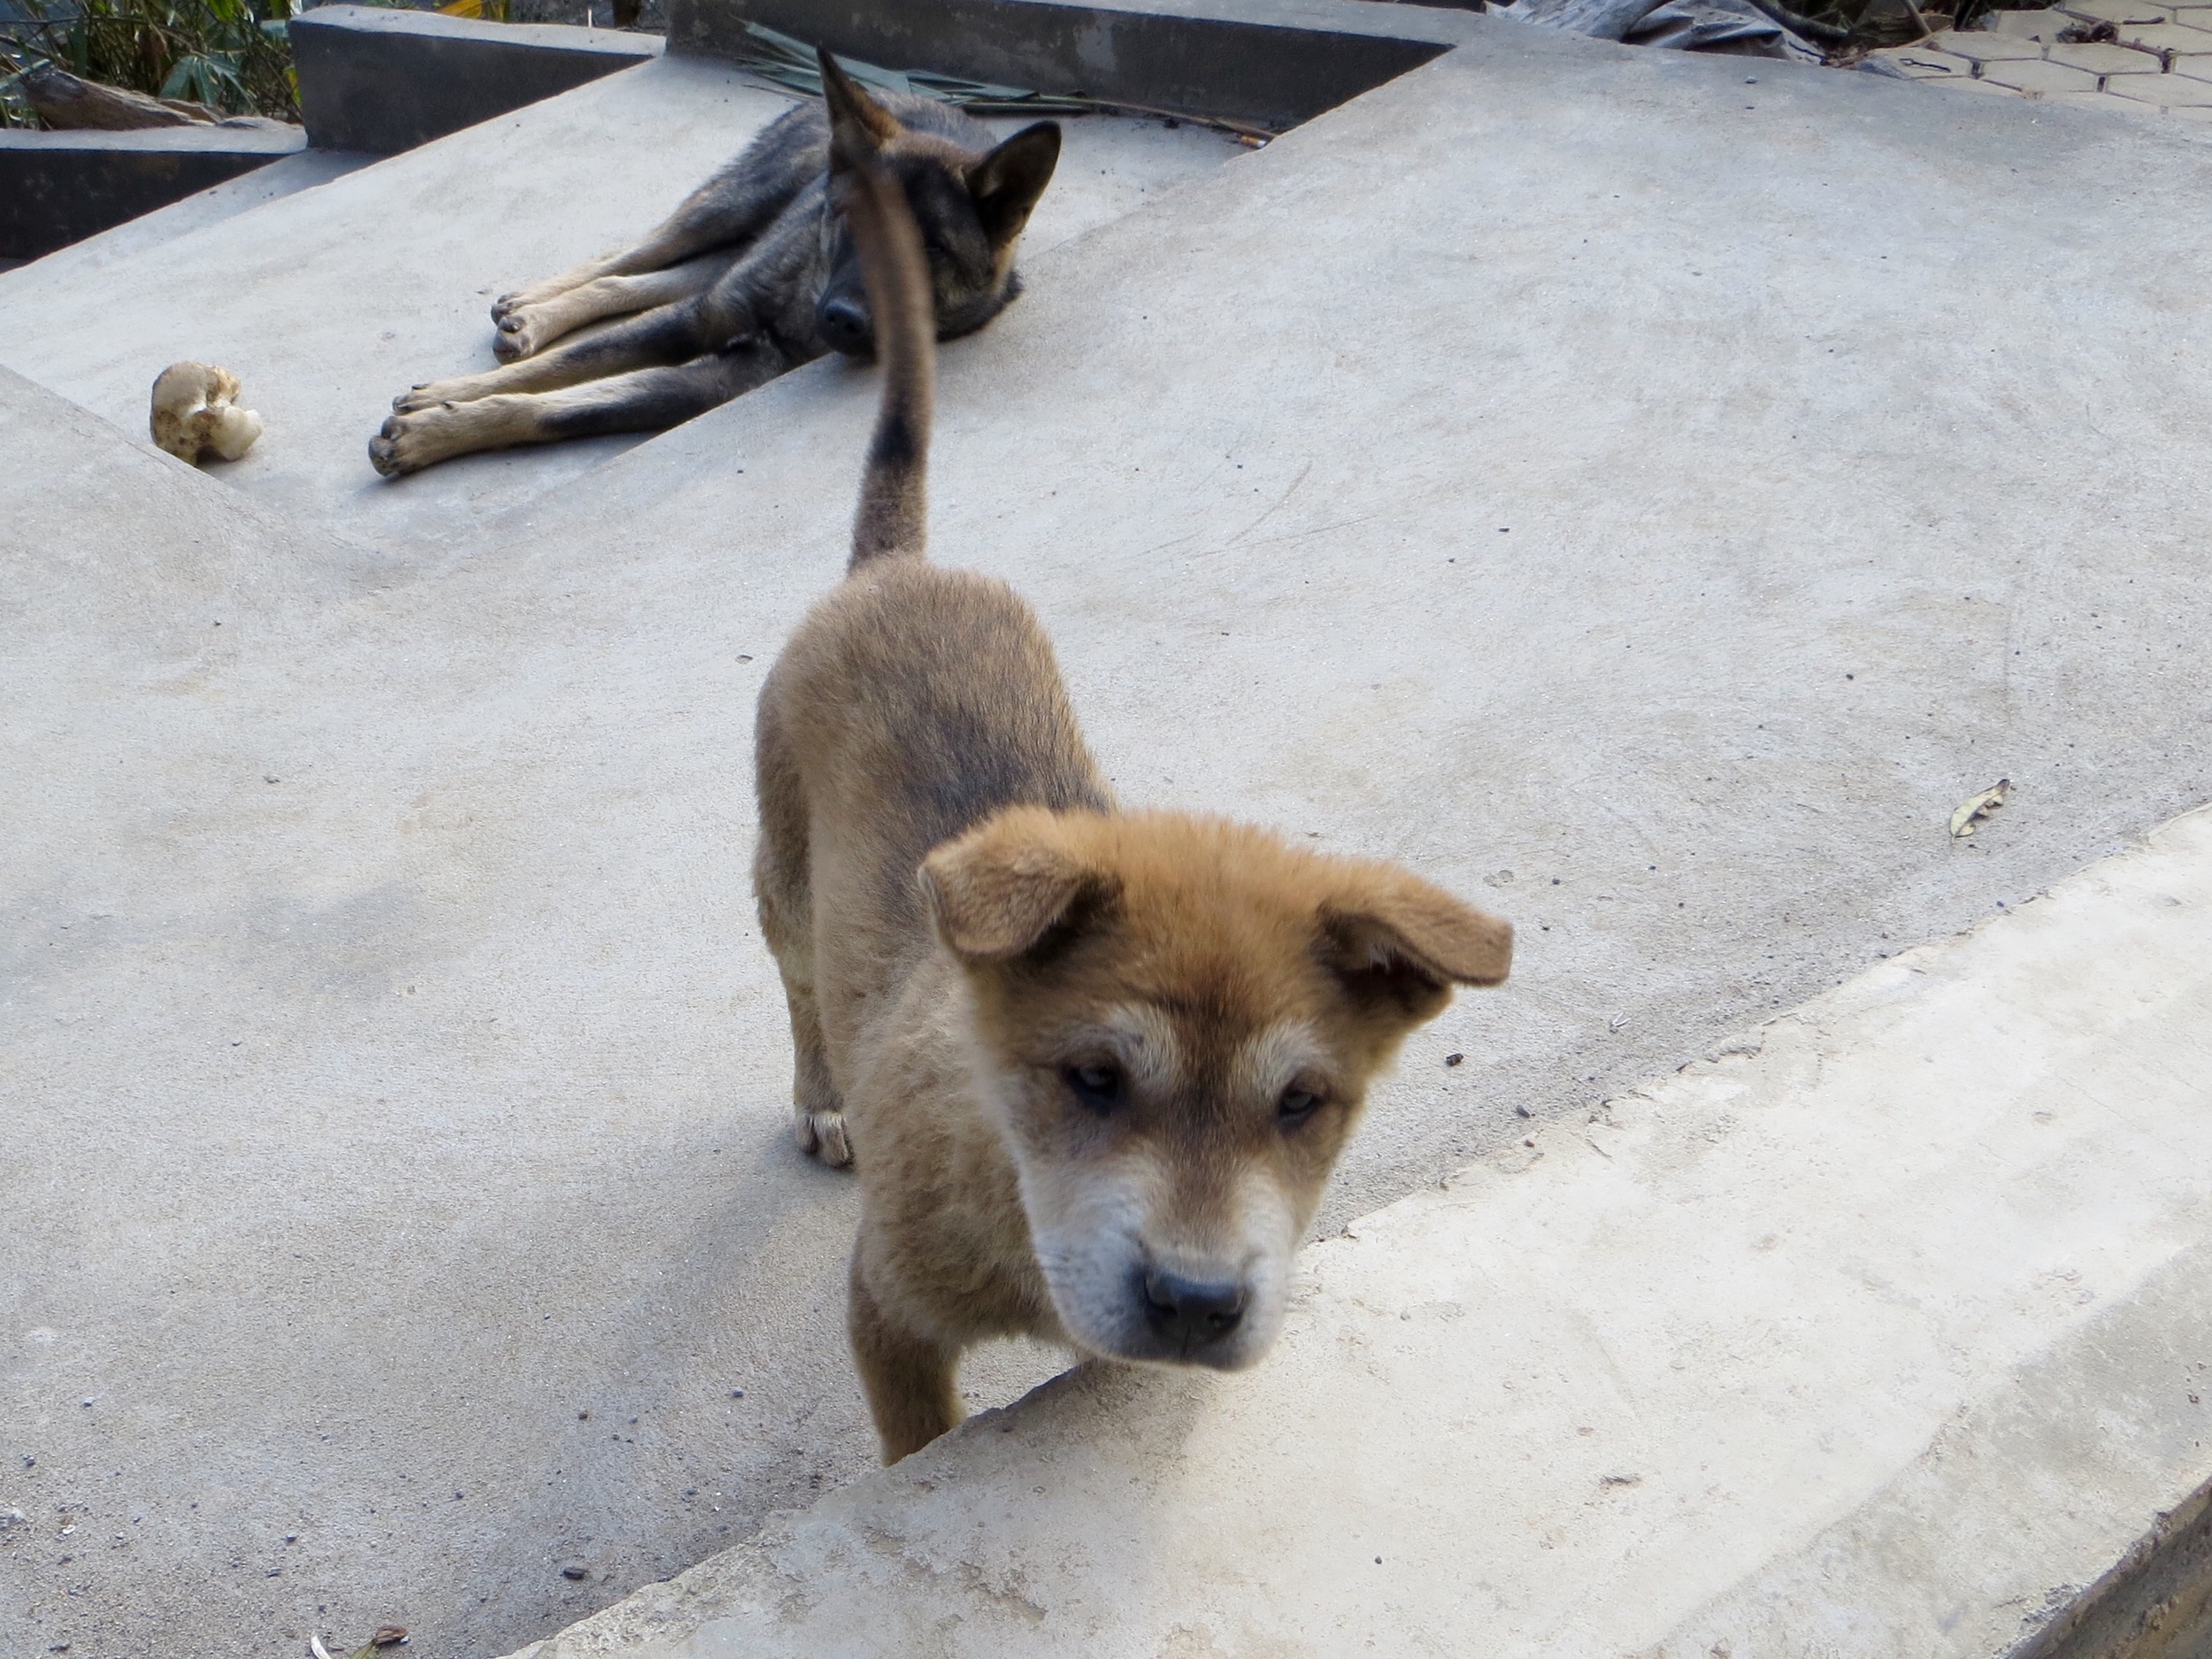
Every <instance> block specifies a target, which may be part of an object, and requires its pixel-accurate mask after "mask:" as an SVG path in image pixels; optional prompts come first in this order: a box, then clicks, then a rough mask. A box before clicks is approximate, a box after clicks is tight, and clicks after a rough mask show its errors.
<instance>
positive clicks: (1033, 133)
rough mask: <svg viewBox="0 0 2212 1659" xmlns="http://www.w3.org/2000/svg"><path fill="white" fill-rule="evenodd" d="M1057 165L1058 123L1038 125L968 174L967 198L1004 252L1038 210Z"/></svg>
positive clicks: (980, 162) (1058, 153)
mask: <svg viewBox="0 0 2212 1659" xmlns="http://www.w3.org/2000/svg"><path fill="white" fill-rule="evenodd" d="M1058 165H1060V124H1059V123H1058V122H1057V121H1039V122H1038V123H1037V124H1036V125H1035V126H1034V127H1023V128H1022V130H1021V131H1020V132H1018V133H1017V134H1014V135H1013V137H1011V138H1010V139H1008V140H1007V141H1006V142H1004V143H1002V144H1001V145H1000V146H999V147H998V148H997V149H996V150H993V151H991V153H990V154H989V155H987V156H986V157H983V159H982V160H980V161H979V162H977V163H976V164H975V165H974V166H972V167H971V168H969V169H968V195H969V196H970V198H971V199H972V200H973V201H974V203H975V211H976V217H977V218H978V219H981V220H982V221H983V234H985V235H987V236H988V237H989V238H990V239H991V245H992V246H993V247H995V248H1003V247H1004V246H1005V245H1006V244H1007V243H1008V242H1011V241H1013V240H1014V238H1015V237H1017V236H1018V235H1020V234H1022V227H1023V226H1025V225H1026V224H1028V223H1029V210H1030V209H1031V208H1033V207H1034V206H1036V205H1037V198H1038V197H1039V196H1042V195H1043V194H1044V193H1045V186H1047V185H1048V184H1050V183H1051V182H1052V170H1053V169H1054V168H1055V167H1056V166H1058Z"/></svg>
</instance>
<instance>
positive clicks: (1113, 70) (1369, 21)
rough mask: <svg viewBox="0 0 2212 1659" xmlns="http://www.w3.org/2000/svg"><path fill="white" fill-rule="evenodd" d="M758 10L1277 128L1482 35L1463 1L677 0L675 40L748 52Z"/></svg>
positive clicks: (852, 35)
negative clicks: (1448, 4)
mask: <svg viewBox="0 0 2212 1659" xmlns="http://www.w3.org/2000/svg"><path fill="white" fill-rule="evenodd" d="M746 22H754V23H760V24H764V25H765V26H766V27H770V28H772V29H780V30H781V31H782V32H783V33H785V34H787V35H795V36H797V37H798V38H799V39H801V40H803V41H816V42H820V43H821V44H823V45H825V46H827V47H828V48H829V49H830V50H832V51H836V52H845V53H849V54H850V55H851V56H853V57H855V58H861V59H863V60H864V61H865V62H868V63H875V64H891V65H898V66H900V67H902V68H905V67H913V68H922V69H934V70H938V71H941V72H942V73H949V74H958V75H970V76H972V77H974V78H976V79H978V80H980V81H995V82H997V83H999V84H1001V85H1005V86H1016V87H1030V88H1036V89H1038V90H1040V91H1043V92H1081V93H1086V94H1088V95H1089V96H1093V97H1100V98H1112V99H1120V100H1124V101H1125V102H1128V103H1131V104H1137V105H1141V106H1142V107H1145V108H1148V109H1156V110H1172V111H1180V112H1182V113H1185V114H1191V115H1211V116H1219V117H1227V118H1229V119H1235V120H1242V121H1248V122H1252V123H1255V124H1256V125H1258V126H1260V127H1265V128H1266V129H1268V130H1270V131H1280V130H1281V129H1283V128H1285V127H1294V126H1296V125H1297V124H1298V123H1299V122H1301V121H1306V120H1310V119H1313V117H1315V116H1317V115H1318V114H1320V113H1321V112H1322V111H1324V110H1331V109H1334V108H1335V107H1336V106H1337V105H1338V104H1342V103H1344V102H1345V101H1346V100H1347V99H1348V98H1355V97H1357V96H1359V95H1360V94H1361V93H1363V92H1365V91H1368V90H1369V89H1370V88H1374V87H1378V86H1380V85H1381V84H1382V83H1383V82H1384V81H1388V80H1390V79H1391V78H1392V77H1394V76H1396V75H1401V74H1403V73H1405V72H1406V71H1407V70H1409V69H1412V68H1414V67H1415V66H1417V65H1421V64H1425V63H1426V62H1428V61H1429V59H1430V58H1433V57H1435V56H1436V55H1437V53H1439V52H1440V51H1443V50H1447V49H1448V48H1449V47H1451V46H1455V45H1456V44H1458V43H1459V42H1461V41H1463V40H1465V39H1467V38H1468V30H1467V28H1466V27H1465V26H1464V15H1463V13H1459V12H1453V11H1448V10H1444V9H1440V8H1437V7H1430V6H1422V5H1379V4H1373V3H1372V0H901V4H897V5H890V6H880V5H854V4H849V3H848V0H669V7H668V42H669V48H670V50H672V51H679V52H697V53H704V54H707V55H710V56H714V55H720V56H725V57H734V56H736V55H738V53H739V51H740V50H741V49H742V48H743V47H744V45H745V44H746V36H745V35H744V30H743V25H744V24H745V23H746Z"/></svg>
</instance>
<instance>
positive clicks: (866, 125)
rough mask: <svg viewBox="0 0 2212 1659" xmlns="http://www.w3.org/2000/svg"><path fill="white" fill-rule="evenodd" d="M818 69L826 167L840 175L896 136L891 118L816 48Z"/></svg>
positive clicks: (896, 123)
mask: <svg viewBox="0 0 2212 1659" xmlns="http://www.w3.org/2000/svg"><path fill="white" fill-rule="evenodd" d="M815 57H816V58H818V60H819V61H820V63H821V67H822V103H823V104H824V106H825V107H826V108H827V110H828V111H829V120H830V166H831V168H832V169H833V171H837V172H843V171H846V170H847V169H849V168H852V167H855V166H857V165H859V164H860V163H861V162H864V161H866V160H869V159H870V158H872V157H873V156H874V155H875V153H876V152H877V151H878V150H881V149H882V148H883V147H884V146H885V145H886V144H887V143H889V142H891V141H892V140H893V139H895V138H896V137H897V136H898V135H899V123H898V119H897V118H896V117H895V116H894V115H893V114H892V113H891V111H888V110H887V109H885V108H884V107H883V105H881V104H878V103H877V102H876V101H875V100H874V99H873V98H872V97H870V96H868V95H867V94H866V93H864V92H863V91H862V90H861V89H860V88H858V87H857V86H856V85H854V83H853V79H852V77H851V76H850V75H849V74H847V73H845V72H844V71H843V70H842V69H840V68H839V67H838V66H837V59H835V58H832V57H831V56H830V55H829V53H828V52H827V51H826V50H821V49H819V48H818V49H817V50H816V51H815Z"/></svg>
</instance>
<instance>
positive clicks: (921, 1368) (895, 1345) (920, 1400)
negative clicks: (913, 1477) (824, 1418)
mask: <svg viewBox="0 0 2212 1659" xmlns="http://www.w3.org/2000/svg"><path fill="white" fill-rule="evenodd" d="M845 1328H846V1330H847V1331H848V1332H849V1333H850V1335H851V1337H852V1344H853V1363H854V1364H855V1366H856V1368H857V1369H858V1370H859V1372H860V1382H861V1386H862V1387H864V1388H865V1389H866V1390H867V1393H868V1410H869V1412H870V1414H871V1415H872V1417H874V1418H875V1420H876V1432H877V1434H878V1435H879V1436H880V1437H881V1438H882V1440H883V1461H884V1462H885V1463H897V1462H898V1461H899V1459H900V1458H902V1457H904V1456H906V1455H908V1454H910V1453H912V1452H918V1451H920V1450H921V1449H922V1448H923V1447H925V1446H926V1445H928V1444H929V1443H930V1441H932V1440H935V1439H936V1438H937V1437H938V1436H939V1435H941V1434H943V1433H945V1432H947V1431H949V1430H950V1429H954V1428H956V1427H958V1426H959V1423H960V1419H961V1417H963V1416H964V1415H965V1413H964V1412H963V1411H962V1409H961V1406H960V1390H959V1388H958V1386H957V1382H956V1379H957V1377H958V1366H959V1362H960V1356H959V1353H958V1351H957V1350H956V1349H953V1348H946V1347H945V1346H944V1345H942V1344H941V1343H939V1342H937V1341H934V1340H932V1339H930V1338H928V1337H926V1336H923V1335H921V1334H920V1333H918V1332H914V1331H910V1330H909V1329H907V1328H906V1327H905V1326H904V1325H901V1324H900V1323H899V1322H898V1321H897V1320H896V1319H895V1318H894V1317H891V1315H890V1314H888V1313H887V1311H886V1310H885V1309H884V1308H883V1306H882V1304H881V1303H880V1302H878V1301H877V1300H876V1298H875V1296H874V1295H873V1294H871V1292H870V1291H869V1289H868V1282H867V1274H866V1271H865V1270H864V1268H863V1267H862V1266H861V1262H860V1252H859V1251H857V1250H856V1251H855V1252H854V1254H853V1266H852V1277H851V1290H850V1291H849V1300H848V1301H847V1303H846V1309H845Z"/></svg>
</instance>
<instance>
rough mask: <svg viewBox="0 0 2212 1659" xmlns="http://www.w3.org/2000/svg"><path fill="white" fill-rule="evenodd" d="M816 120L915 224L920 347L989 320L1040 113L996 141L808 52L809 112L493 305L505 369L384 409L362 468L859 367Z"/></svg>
mask: <svg viewBox="0 0 2212 1659" xmlns="http://www.w3.org/2000/svg"><path fill="white" fill-rule="evenodd" d="M833 120H834V121H837V122H839V123H841V125H842V126H843V127H845V128H846V129H847V130H849V131H850V132H851V133H852V134H854V137H853V140H852V147H853V150H854V152H855V155H856V158H857V159H866V160H879V161H880V162H881V164H882V165H884V166H886V167H887V168H888V169H889V170H890V172H891V173H893V175H894V176H895V178H896V179H897V181H898V183H899V184H900V185H901V186H902V188H904V189H905V191H906V198H907V202H908V204H909V206H910V210H911V211H912V212H913V214H914V216H915V218H916V219H918V221H919V222H920V223H921V225H922V226H923V227H924V232H923V245H924V248H925V249H926V257H927V260H928V274H929V287H930V291H931V296H932V299H933V303H934V304H935V307H936V330H937V334H938V336H939V337H940V338H941V339H947V340H949V339H951V338H953V337H955V336H956V335H959V334H968V333H971V332H972V331H973V330H975V329H978V328H980V327H981V326H983V325H984V324H985V323H987V322H988V321H990V320H991V319H992V318H994V317H995V316H997V315H998V313H999V311H1001V310H1002V308H1003V307H1004V306H1005V304H1006V303H1007V302H1008V301H1009V300H1010V299H1012V298H1013V297H1014V296H1015V295H1016V294H1017V293H1018V292H1019V289H1020V283H1019V280H1018V278H1017V277H1016V275H1015V273H1014V251H1015V248H1016V246H1017V245H1018V243H1019V242H1020V240H1021V234H1022V229H1023V227H1025V225H1026V224H1027V223H1028V222H1029V213H1030V210H1031V209H1032V208H1033V207H1034V206H1035V205H1036V203H1037V198H1038V197H1039V196H1041V195H1042V194H1043V193H1044V188H1045V186H1046V185H1047V184H1048V183H1049V182H1050V180H1051V178H1052V170H1053V167H1054V165H1056V163H1057V162H1058V160H1059V157H1060V129H1059V127H1057V126H1056V124H1055V123H1053V122H1050V121H1040V122H1038V123H1037V124H1036V125H1034V126H1033V127H1025V128H1024V129H1023V130H1022V131H1020V132H1018V133H1017V134H1014V135H1013V136H1012V137H1011V138H1009V139H1007V140H1006V141H1005V142H1003V143H1001V142H996V141H995V139H994V137H993V135H992V134H991V132H990V131H989V129H988V128H987V127H984V126H983V125H982V124H981V123H980V122H979V121H977V120H976V119H973V118H972V117H971V116H969V115H966V114H964V113H963V112H961V111H958V110H956V109H953V108H952V107H951V106H949V105H948V104H940V103H936V102H934V101H933V100H931V99H928V98H923V97H918V96H912V95H910V94H896V95H887V96H884V97H883V98H881V99H877V98H873V97H871V96H869V95H868V94H866V93H864V92H863V91H862V90H861V89H860V88H858V87H856V86H855V85H854V84H853V83H852V81H850V80H849V79H848V78H847V77H846V75H845V74H844V73H843V72H842V71H841V70H839V69H838V67H837V66H836V65H835V64H834V63H833V61H832V60H831V59H830V58H829V56H828V54H826V53H825V54H823V58H822V102H821V103H820V104H801V105H799V106H798V107H796V108H795V109H793V110H791V111H788V112H787V113H786V114H784V115H782V116H780V117H779V118H778V119H776V120H775V121H773V122H772V123H771V124H770V125H769V126H768V127H767V128H766V129H765V130H764V131H763V132H762V133H761V134H760V135H759V137H757V139H755V140H754V141H753V142H752V143H750V144H749V145H748V146H746V148H745V150H744V151H743V152H742V153H741V154H740V155H739V156H738V157H737V159H736V160H734V161H733V162H732V163H731V164H730V165H728V166H726V167H725V168H723V169H722V171H721V172H720V173H717V174H715V176H714V177H713V178H711V179H710V180H708V181H707V182H706V183H705V184H703V185H702V186H701V187H700V188H698V189H697V190H695V191H694V192H693V193H692V195H691V196H690V197H689V198H688V199H687V200H686V201H685V203H684V204H683V205H682V206H680V207H679V208H678V209H677V210H676V211H675V212H674V213H673V214H672V215H671V216H670V217H669V219H667V220H666V221H665V222H664V223H663V224H662V225H661V226H660V227H658V228H657V229H656V230H655V231H654V232H653V233H652V234H650V235H649V236H648V237H646V239H645V240H644V241H643V242H640V243H639V244H638V245H637V246H636V247H634V248H632V249H629V250H627V251H626V252H622V253H617V254H611V255H609V256H607V257H604V258H600V259H594V260H591V261H588V263H586V264H584V265H578V266H577V267H576V268H575V269H574V270H572V271H569V272H566V273H564V274H562V275H560V276H557V277H554V278H552V279H550V280H548V281H544V282H540V283H537V284H535V285H534V286H533V287H530V288H524V289H521V290H520V291H519V292H518V293H513V294H510V295H507V296H504V297H503V298H502V299H501V300H500V301H499V302H498V303H497V304H495V305H494V306H493V307H492V316H493V319H494V320H495V321H496V322H497V324H498V325H499V332H498V338H497V340H496V342H495V347H494V349H495V351H496V353H497V355H498V357H500V359H501V361H502V362H503V364H505V365H506V366H505V367H503V368H497V369H493V370H490V371H489V372H488V373H482V374H471V375H465V376H463V377H462V378H460V379H457V380H434V381H432V382H430V383H429V384H427V385H423V386H418V387H416V388H414V389H413V390H412V391H410V392H408V393H406V394H405V395H403V396H400V397H397V398H395V399H394V400H393V403H392V407H393V409H394V411H396V412H395V413H394V414H393V415H392V417H391V419H388V420H387V421H386V422H385V423H384V426H383V429H382V430H381V431H380V432H379V433H378V434H377V435H376V436H375V437H374V438H373V439H371V440H370V441H369V459H370V461H371V462H372V463H373V465H374V466H375V467H376V470H377V471H378V472H381V473H383V474H384V475H385V476H387V477H388V478H397V477H399V476H401V475H402V474H403V473H408V472H420V471H421V470H422V469H423V468H424V467H426V466H434V465H437V464H438V463H439V462H440V461H444V460H449V459H450V458H451V457H454V456H457V455H468V454H472V453H474V452H475V451H477V450H480V449H506V448H509V447H511V446H512V445H516V444H524V443H552V442H558V441H559V440H561V439H564V438H583V437H592V436H595V435H597V434H602V433H610V432H663V431H665V430H666V429H667V428H669V427H671V426H676V425H677V424H679V423H680V422H682V421H686V420H688V419H691V418H692V417H693V416H694V415H698V414H703V413H704V412H705V411H708V410H710V409H712V408H714V407H716V406H717V405H718V404H721V403H727V402H729V400H730V399H731V398H733V397H735V396H739V395H740V394H741V393H744V392H749V391H751V390H752V389H753V388H755V387H757V386H760V385H763V384H764V383H765V382H767V381H769V380H773V379H774V378H775V377H776V376H777V375H779V374H781V373H783V372H784V371H785V370H787V369H791V368H795V367H797V366H798V365H800V364H802V363H807V362H810V361H812V360H813V359H814V358H816V357H820V356H822V355H823V354H824V353H826V352H829V351H841V352H845V353H848V354H849V355H852V356H856V357H865V356H867V355H868V354H869V353H870V352H871V351H872V349H873V342H874V335H873V329H872V325H871V321H870V319H869V315H868V302H867V293H866V289H865V288H864V284H863V283H862V281H861V274H860V265H859V261H858V259H857V257H856V255H855V252H854V249H853V243H852V237H851V233H850V231H849V229H848V228H847V227H846V225H845V223H844V220H843V219H842V217H841V215H840V214H839V212H838V211H836V200H837V196H836V192H835V191H834V189H833V185H834V183H835V181H836V176H837V174H838V173H840V172H841V169H843V168H844V167H845V166H846V165H849V164H848V163H846V162H843V161H841V160H834V159H833V157H832V156H831V151H830V128H831V125H832V123H833ZM606 319H619V320H614V321H609V320H606ZM593 324H597V325H599V326H595V327H591V328H589V329H588V332H587V333H585V334H581V335H580V336H577V337H573V338H572V337H571V336H572V335H573V334H574V333H575V331H576V330H578V329H583V328H586V327H587V326H588V325H593ZM556 342H565V343H558V344H557V343H556Z"/></svg>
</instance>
